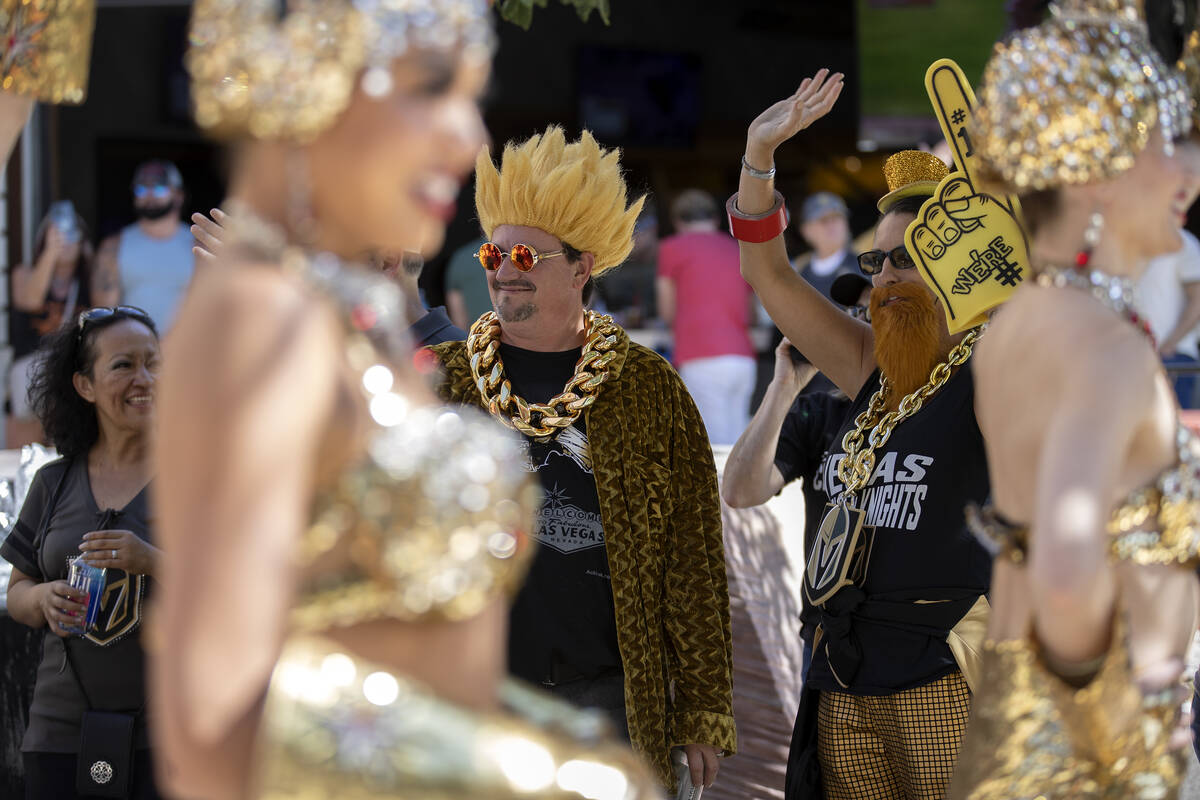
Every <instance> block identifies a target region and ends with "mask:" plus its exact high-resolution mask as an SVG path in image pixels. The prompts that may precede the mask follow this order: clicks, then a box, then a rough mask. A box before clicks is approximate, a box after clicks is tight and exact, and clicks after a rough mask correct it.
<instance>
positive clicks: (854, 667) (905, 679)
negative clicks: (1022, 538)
mask: <svg viewBox="0 0 1200 800" xmlns="http://www.w3.org/2000/svg"><path fill="white" fill-rule="evenodd" d="M878 388H879V373H878V371H877V372H876V373H875V374H874V375H872V376H871V378H870V379H869V380H868V381H867V382H866V385H864V386H863V387H862V389H861V390H860V391H859V393H858V396H857V397H856V398H855V399H854V404H853V406H852V407H851V409H850V412H849V414H848V415H847V417H846V422H845V423H844V424H843V425H842V428H841V430H840V431H839V432H838V433H837V435H836V436H835V437H834V439H833V445H832V446H831V447H830V449H829V451H828V452H827V453H826V454H825V457H824V458H823V459H822V460H821V465H820V467H819V468H818V472H817V479H816V481H814V484H815V485H816V486H818V487H821V488H823V489H824V492H825V495H826V497H827V499H833V500H836V499H838V498H839V497H841V495H842V494H843V492H844V491H845V486H844V485H843V484H842V481H841V480H840V479H839V478H838V474H837V465H838V463H839V462H840V461H841V460H842V458H844V457H845V452H844V451H843V450H842V447H841V442H842V439H843V437H844V436H845V434H846V432H847V431H848V430H849V428H850V426H851V425H853V424H854V420H855V418H856V417H858V415H859V414H861V413H862V412H863V411H864V410H866V407H867V404H868V403H869V402H870V399H871V396H872V395H873V394H874V393H875V391H876V390H877V389H878ZM876 457H877V461H876V467H875V471H874V473H873V474H872V476H871V480H870V482H869V483H868V485H867V487H866V488H865V489H863V490H861V491H860V492H859V493H858V494H857V496H855V497H854V499H853V501H852V503H851V504H852V505H853V506H855V507H857V508H861V509H863V511H864V512H865V517H866V518H865V524H866V525H871V526H874V537H873V542H872V549H871V552H870V559H869V561H868V564H869V566H868V569H867V575H866V579H865V581H864V582H863V584H862V586H861V587H860V588H861V590H862V595H865V596H858V595H855V594H854V592H853V590H850V591H847V590H846V589H843V590H842V592H840V593H839V596H835V598H834V600H833V601H831V602H830V603H829V604H827V606H826V608H825V609H824V610H823V611H822V610H820V609H815V608H808V609H806V610H805V613H804V623H805V625H804V627H805V634H806V636H811V635H812V634H813V633H814V632H815V627H816V625H818V624H822V627H823V629H824V630H823V633H822V639H821V641H820V642H818V644H817V646H816V648H815V652H814V654H813V661H812V667H811V668H810V670H809V673H808V680H809V683H810V685H811V686H812V687H813V688H815V689H821V690H834V691H842V692H849V693H852V694H860V695H879V694H891V693H893V692H898V691H902V690H904V689H910V688H913V687H916V686H922V685H925V684H927V683H931V682H933V681H935V680H937V679H938V678H940V677H942V676H944V675H947V674H949V673H950V672H952V671H954V670H955V669H956V664H955V661H954V657H953V655H952V654H951V652H950V647H949V645H948V644H947V643H946V635H947V634H948V633H949V630H950V629H951V628H953V627H954V624H956V623H957V621H958V619H959V618H961V616H962V614H963V613H965V612H966V610H968V609H969V608H970V606H971V605H972V604H973V603H974V601H975V600H977V599H978V597H979V595H981V594H985V593H986V592H987V590H988V586H989V583H990V579H991V558H990V556H989V555H988V553H987V551H986V550H985V549H984V548H983V547H982V546H981V545H980V544H979V542H977V541H976V540H975V538H974V537H973V536H972V535H971V533H970V531H968V530H967V528H966V524H965V521H964V513H963V511H964V508H965V507H966V506H967V504H968V503H972V502H974V503H979V504H983V503H985V502H986V501H987V498H988V494H989V481H988V468H987V457H986V453H985V451H984V444H983V436H982V434H981V433H980V432H979V426H978V424H976V422H975V387H974V381H973V380H972V376H971V368H970V364H969V363H968V364H966V365H963V366H962V367H960V368H958V369H957V370H956V371H955V373H954V374H953V375H952V376H951V378H950V379H949V381H947V383H946V385H945V386H943V387H942V389H941V390H940V391H938V393H937V394H935V395H934V396H933V397H932V398H931V399H930V400H928V401H927V402H926V403H925V405H924V407H923V408H922V409H921V410H920V411H919V412H917V413H916V415H914V416H913V417H910V418H908V419H906V420H904V421H903V422H901V423H900V424H899V425H897V426H896V428H895V429H894V430H893V431H892V435H891V438H889V439H888V441H887V443H886V444H884V445H883V447H882V448H880V449H879V450H878V451H877V452H876ZM807 556H808V557H810V558H811V557H812V553H809V554H807ZM835 607H836V608H835ZM831 611H832V612H833V613H834V614H836V615H837V618H833V617H831V616H830V614H831ZM830 633H832V634H833V635H828V634H830ZM810 641H811V639H810ZM846 653H851V654H852V656H851V658H850V659H849V660H846V659H845V658H844V655H845V654H846ZM831 659H832V660H833V661H834V664H835V666H837V667H840V668H839V669H837V670H836V671H837V675H836V677H835V674H834V670H831V668H830V661H831ZM838 678H841V681H839V680H838ZM843 683H846V684H847V685H843Z"/></svg>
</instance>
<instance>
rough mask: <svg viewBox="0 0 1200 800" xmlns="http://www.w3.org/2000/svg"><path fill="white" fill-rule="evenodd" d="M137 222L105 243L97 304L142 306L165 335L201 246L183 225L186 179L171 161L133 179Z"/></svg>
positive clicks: (146, 167) (150, 164) (147, 167)
mask: <svg viewBox="0 0 1200 800" xmlns="http://www.w3.org/2000/svg"><path fill="white" fill-rule="evenodd" d="M131 189H132V191H133V209H134V212H135V213H136V214H137V222H135V223H133V224H132V225H129V226H127V227H125V228H123V229H122V230H121V231H120V232H119V233H116V234H114V235H112V236H109V237H108V238H107V239H105V240H104V241H103V242H101V243H100V251H99V252H98V253H97V254H96V269H95V271H94V272H93V274H92V294H91V297H92V303H93V304H94V305H97V306H115V305H117V304H118V303H121V304H123V305H127V306H136V307H138V308H140V309H142V310H144V311H145V312H146V313H148V314H149V315H150V318H151V319H152V320H154V324H155V325H157V326H158V330H159V333H160V334H165V333H166V332H167V331H168V330H170V328H171V324H172V323H173V322H174V321H175V311H176V310H177V309H178V307H179V303H180V301H182V300H183V295H184V293H185V292H186V291H187V287H188V284H189V283H191V280H192V271H193V269H194V267H195V257H194V256H193V255H192V246H193V245H194V244H195V240H194V239H193V238H192V234H191V233H190V232H189V230H188V228H187V226H185V225H184V224H183V222H182V221H181V220H180V218H179V215H180V213H181V211H182V210H183V197H184V192H183V177H182V176H181V175H180V174H179V170H178V168H176V166H175V165H174V164H172V163H171V162H170V161H161V160H154V161H147V162H145V163H144V164H142V165H141V166H139V167H138V168H137V170H136V171H135V172H134V175H133V184H132V186H131Z"/></svg>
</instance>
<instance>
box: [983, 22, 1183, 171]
mask: <svg viewBox="0 0 1200 800" xmlns="http://www.w3.org/2000/svg"><path fill="white" fill-rule="evenodd" d="M1050 11H1051V17H1050V19H1048V20H1047V21H1046V22H1043V23H1042V24H1041V25H1038V26H1037V27H1034V28H1029V29H1027V30H1023V31H1018V32H1017V33H1015V34H1013V35H1012V36H1010V37H1009V38H1008V39H1006V40H1005V41H1003V42H1001V43H999V44H997V45H996V47H995V50H994V51H993V53H992V57H991V59H990V60H989V61H988V64H987V67H986V68H985V70H984V76H983V89H982V91H981V92H980V94H979V97H980V106H979V108H978V109H976V112H975V115H974V118H973V121H972V127H971V137H972V139H973V141H974V143H975V146H976V148H977V150H978V151H979V153H980V156H981V159H982V161H983V166H984V169H985V171H986V173H987V175H986V177H987V179H988V180H989V181H990V182H996V183H999V184H1000V185H1002V186H1004V187H1007V188H1011V189H1014V190H1016V191H1024V190H1030V189H1049V188H1053V187H1056V186H1062V185H1065V184H1083V183H1091V182H1093V181H1097V180H1104V179H1106V178H1111V177H1113V176H1115V175H1118V174H1120V173H1122V172H1124V171H1125V170H1127V169H1129V168H1130V167H1131V166H1132V165H1133V160H1134V158H1135V157H1136V156H1137V154H1138V153H1140V152H1141V151H1142V150H1143V149H1144V148H1145V146H1146V142H1147V140H1148V139H1149V137H1150V132H1151V131H1152V130H1153V129H1154V127H1155V126H1156V125H1157V126H1158V127H1159V128H1160V129H1161V131H1162V135H1163V139H1164V140H1165V142H1166V146H1167V147H1171V142H1172V140H1173V139H1174V138H1175V137H1177V136H1179V135H1181V134H1182V133H1184V132H1186V131H1187V129H1188V124H1189V120H1188V115H1189V111H1190V98H1189V97H1188V94H1187V91H1186V89H1185V88H1184V85H1183V82H1182V80H1181V79H1180V77H1179V74H1178V72H1177V71H1176V70H1175V69H1174V68H1172V67H1168V66H1167V65H1165V64H1164V63H1163V61H1162V59H1161V58H1160V57H1159V55H1158V54H1157V53H1156V52H1155V50H1154V48H1153V47H1152V46H1151V44H1150V41H1149V35H1148V33H1147V30H1146V24H1145V21H1144V19H1143V17H1142V13H1141V3H1140V2H1139V0H1062V1H1061V2H1057V3H1054V4H1052V5H1051V6H1050Z"/></svg>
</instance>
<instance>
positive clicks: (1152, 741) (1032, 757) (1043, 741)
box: [948, 626, 1185, 800]
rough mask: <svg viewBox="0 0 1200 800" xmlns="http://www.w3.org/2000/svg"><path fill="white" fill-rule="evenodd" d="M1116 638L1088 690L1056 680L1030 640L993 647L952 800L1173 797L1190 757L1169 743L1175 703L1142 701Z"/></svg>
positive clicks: (987, 648)
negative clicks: (1175, 749) (1172, 747)
mask: <svg viewBox="0 0 1200 800" xmlns="http://www.w3.org/2000/svg"><path fill="white" fill-rule="evenodd" d="M1119 633H1120V626H1118V630H1117V631H1116V632H1114V637H1113V646H1112V647H1111V648H1110V650H1109V652H1108V654H1107V655H1106V656H1105V658H1104V661H1103V663H1102V665H1101V667H1100V671H1099V672H1098V673H1097V675H1096V676H1095V677H1094V678H1093V679H1092V680H1091V681H1090V682H1089V683H1088V685H1087V686H1085V687H1084V688H1082V689H1075V688H1073V687H1071V686H1069V685H1067V684H1065V683H1063V682H1062V681H1061V680H1060V679H1059V678H1057V677H1056V676H1055V675H1054V674H1053V673H1051V672H1050V671H1049V670H1048V669H1047V668H1046V667H1045V665H1044V664H1043V662H1042V661H1041V659H1040V658H1039V656H1038V653H1037V651H1036V648H1035V646H1034V644H1033V643H1032V642H1029V641H1024V640H1016V641H1005V642H987V643H986V644H985V645H984V658H983V671H982V680H981V682H980V690H979V693H978V694H977V695H976V697H975V702H974V704H973V707H972V710H971V719H970V722H969V723H968V725H967V732H966V735H965V736H964V737H963V744H962V751H961V753H960V755H959V760H958V764H957V766H956V767H955V772H954V778H953V779H952V781H951V783H950V793H949V795H948V797H949V798H950V800H1068V798H1070V800H1093V799H1095V800H1099V799H1100V798H1104V800H1117V798H1121V799H1122V800H1172V799H1173V798H1176V797H1177V796H1178V794H1179V786H1180V783H1181V781H1182V779H1183V775H1184V772H1185V760H1184V755H1183V754H1182V753H1180V752H1175V751H1171V750H1169V749H1168V741H1169V739H1170V736H1171V732H1172V730H1173V729H1174V727H1175V725H1176V724H1177V722H1178V718H1179V714H1180V708H1179V704H1178V703H1172V702H1159V703H1157V704H1151V703H1148V702H1147V701H1146V698H1144V697H1143V695H1142V693H1141V692H1140V691H1139V689H1138V688H1137V686H1136V685H1135V683H1134V680H1133V675H1132V671H1131V669H1130V658H1129V649H1128V643H1127V639H1126V638H1125V637H1124V636H1123V635H1119Z"/></svg>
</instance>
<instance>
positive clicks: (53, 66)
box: [0, 0, 96, 104]
mask: <svg viewBox="0 0 1200 800" xmlns="http://www.w3.org/2000/svg"><path fill="white" fill-rule="evenodd" d="M95 22H96V4H95V0H0V37H2V38H0V89H4V90H5V91H11V92H17V93H19V94H27V95H32V96H33V97H35V98H37V99H38V100H40V101H42V102H43V103H76V104H77V103H82V102H83V101H84V99H85V98H86V97H87V85H88V64H89V62H90V59H91V54H92V28H93V26H94V25H95Z"/></svg>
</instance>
